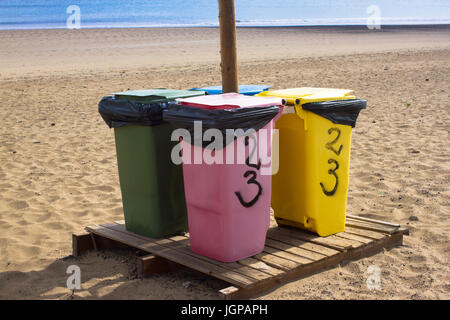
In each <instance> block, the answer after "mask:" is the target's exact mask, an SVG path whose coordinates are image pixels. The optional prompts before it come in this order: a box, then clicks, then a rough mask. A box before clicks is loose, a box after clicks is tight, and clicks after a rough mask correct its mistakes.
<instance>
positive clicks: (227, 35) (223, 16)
mask: <svg viewBox="0 0 450 320" xmlns="http://www.w3.org/2000/svg"><path fill="white" fill-rule="evenodd" d="M219 22H220V55H221V59H222V64H221V67H222V92H223V93H227V92H238V68H237V50H236V18H235V14H234V0H219Z"/></svg>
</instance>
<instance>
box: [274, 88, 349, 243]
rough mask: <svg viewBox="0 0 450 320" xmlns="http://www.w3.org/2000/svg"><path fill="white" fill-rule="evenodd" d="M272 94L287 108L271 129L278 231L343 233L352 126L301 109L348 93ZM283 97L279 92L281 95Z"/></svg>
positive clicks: (306, 91)
mask: <svg viewBox="0 0 450 320" xmlns="http://www.w3.org/2000/svg"><path fill="white" fill-rule="evenodd" d="M280 91H281V92H272V93H269V95H268V96H277V95H278V96H279V97H282V98H284V99H286V100H287V101H288V103H289V102H290V103H295V102H296V101H297V103H296V104H295V107H294V106H290V107H288V108H286V107H285V111H288V110H289V111H288V112H290V113H285V114H283V115H282V116H281V118H280V119H279V120H278V121H277V123H276V128H277V129H278V130H279V139H280V140H279V141H280V146H279V170H278V172H277V174H275V175H274V176H273V177H272V202H271V203H272V208H273V209H274V216H275V219H276V221H277V223H278V224H279V225H288V226H294V227H298V228H301V229H306V230H309V231H312V232H316V233H317V234H319V235H320V236H327V235H331V234H335V233H339V232H343V231H344V229H345V214H346V208H347V190H348V181H349V160H350V143H351V126H347V125H340V124H335V123H333V122H331V121H330V120H328V119H326V118H323V117H321V116H319V115H316V114H315V113H313V112H309V111H306V110H303V109H302V105H303V104H304V103H309V102H318V101H329V100H345V99H354V98H355V97H354V96H351V95H350V93H351V90H339V89H322V88H299V89H288V90H280ZM283 91H284V92H283Z"/></svg>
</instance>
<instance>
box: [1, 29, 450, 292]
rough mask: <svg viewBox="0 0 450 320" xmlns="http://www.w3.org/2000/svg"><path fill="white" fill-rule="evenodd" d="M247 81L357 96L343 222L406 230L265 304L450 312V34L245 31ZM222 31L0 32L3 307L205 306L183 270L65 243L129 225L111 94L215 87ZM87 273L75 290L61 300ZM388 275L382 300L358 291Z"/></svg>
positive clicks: (206, 283)
mask: <svg viewBox="0 0 450 320" xmlns="http://www.w3.org/2000/svg"><path fill="white" fill-rule="evenodd" d="M238 39H239V43H238V45H239V58H240V66H239V67H240V69H239V75H240V81H241V83H253V84H270V85H272V86H273V88H288V87H300V86H317V87H336V88H351V89H354V90H355V92H356V94H357V96H358V97H362V98H365V99H367V101H368V108H367V110H364V111H363V112H361V115H360V117H359V119H358V123H357V127H356V128H355V129H354V130H353V136H352V150H351V165H350V187H349V198H348V213H349V214H353V215H360V216H364V217H369V218H375V219H381V220H386V221H391V222H397V223H400V224H402V225H407V226H409V227H410V228H411V235H410V236H408V237H405V240H404V245H403V246H401V247H397V248H394V249H392V250H390V251H385V252H381V253H379V254H376V255H373V256H371V257H368V258H364V259H361V260H358V261H355V262H350V263H348V264H345V265H339V266H337V267H335V268H331V269H329V270H327V271H324V272H320V273H318V274H315V275H313V276H310V277H307V278H304V279H301V280H298V281H293V282H290V283H288V284H286V285H284V286H281V287H278V288H276V289H275V290H272V291H270V292H267V293H265V294H264V295H261V296H259V297H258V298H260V299H449V298H450V270H449V256H450V252H449V248H450V247H449V235H450V222H449V213H450V210H449V205H450V191H449V180H450V162H449V156H448V155H449V151H450V150H449V147H448V141H449V132H450V121H449V111H450V103H449V101H450V100H449V91H448V90H449V87H448V83H449V80H450V27H439V28H437V27H421V28H418V27H416V28H385V29H382V30H381V31H377V32H370V31H367V30H364V29H361V28H346V29H344V28H338V29H333V28H257V29H252V28H248V29H247V28H245V29H239V33H238ZM218 50H219V43H218V30H217V29H214V28H209V29H136V30H131V29H115V30H35V31H0V57H1V59H0V96H1V108H0V119H1V125H0V298H1V299H83V298H90V299H203V298H204V299H214V298H216V297H217V295H216V293H217V290H219V289H222V288H223V287H224V286H225V284H224V283H223V282H222V281H219V280H215V279H212V278H209V277H206V276H204V275H203V274H200V273H198V272H195V271H191V270H187V269H183V270H179V271H176V272H173V273H168V274H160V275H155V276H153V277H151V278H148V279H145V280H141V279H137V278H136V270H134V264H133V261H134V260H133V257H134V252H130V251H119V252H114V251H105V252H98V253H97V252H91V253H88V254H86V255H85V256H82V257H80V258H74V257H72V256H71V246H72V243H71V234H72V233H73V232H79V231H82V230H83V228H84V227H85V226H87V225H91V224H95V223H104V222H110V221H114V220H121V219H122V218H123V211H122V204H121V195H120V187H119V181H118V175H117V163H116V155H115V147H114V137H113V131H112V130H110V129H109V128H108V127H107V126H106V124H105V123H104V122H103V120H102V119H101V118H100V116H99V114H98V113H97V103H98V101H99V100H100V99H101V97H102V96H104V95H106V94H108V93H109V92H115V91H120V90H126V89H142V88H152V87H170V88H175V89H184V88H191V87H198V86H204V85H213V84H219V83H220V67H219V51H218ZM70 265H78V266H79V267H80V268H81V272H82V274H81V278H82V289H81V290H76V291H74V292H72V291H71V290H69V289H67V288H66V280H67V276H68V275H67V274H66V269H67V267H68V266H70ZM372 265H376V266H378V267H379V268H380V269H381V289H380V290H370V289H369V288H368V287H367V286H366V280H367V278H368V276H369V275H368V274H367V269H368V268H369V267H370V266H372Z"/></svg>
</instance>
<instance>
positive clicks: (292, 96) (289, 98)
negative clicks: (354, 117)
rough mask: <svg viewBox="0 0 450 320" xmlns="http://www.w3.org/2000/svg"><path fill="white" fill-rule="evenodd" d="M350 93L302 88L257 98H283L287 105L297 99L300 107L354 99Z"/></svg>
mask: <svg viewBox="0 0 450 320" xmlns="http://www.w3.org/2000/svg"><path fill="white" fill-rule="evenodd" d="M352 92H353V90H348V89H330V88H308V87H304V88H291V89H282V90H269V91H263V92H261V93H259V94H257V96H260V97H278V98H283V99H286V102H287V103H288V104H295V102H296V100H297V99H299V100H300V105H302V104H305V103H309V102H319V101H330V100H347V99H355V98H356V97H355V96H353V95H350V94H351V93H352Z"/></svg>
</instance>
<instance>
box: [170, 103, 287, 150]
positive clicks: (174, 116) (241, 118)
mask: <svg viewBox="0 0 450 320" xmlns="http://www.w3.org/2000/svg"><path fill="white" fill-rule="evenodd" d="M279 112H280V107H278V106H270V107H249V108H237V109H216V110H210V109H201V108H195V107H191V106H186V105H179V104H171V105H170V106H169V108H168V109H165V110H164V111H163V119H164V121H167V122H170V123H171V124H172V125H173V126H175V127H176V128H183V129H187V130H188V131H189V133H190V137H189V138H190V139H189V140H188V139H186V140H188V141H187V142H189V143H190V144H193V145H196V146H202V147H203V148H207V147H208V145H210V144H211V143H212V142H213V141H214V140H213V141H202V140H199V141H198V140H195V139H197V138H196V137H195V135H194V122H195V121H201V122H202V123H201V124H202V137H203V134H204V133H205V131H206V130H208V129H218V130H220V131H221V132H222V136H223V144H222V147H225V146H226V145H227V142H228V143H230V142H232V141H234V140H235V139H237V138H239V137H240V136H242V135H245V134H246V133H247V130H250V129H253V130H255V131H258V130H259V129H262V128H263V127H264V126H266V125H267V124H268V123H269V122H270V121H271V120H272V119H273V118H274V117H275V116H276V115H277V114H278V113H279ZM226 129H242V131H243V132H244V134H242V132H239V131H237V132H234V133H233V135H232V136H229V135H230V132H227V130H226Z"/></svg>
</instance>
